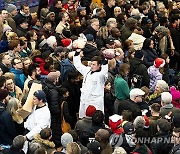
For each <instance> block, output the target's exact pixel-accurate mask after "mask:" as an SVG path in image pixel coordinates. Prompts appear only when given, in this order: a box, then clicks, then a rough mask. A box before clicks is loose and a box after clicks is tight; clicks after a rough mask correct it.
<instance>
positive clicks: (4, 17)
mask: <svg viewBox="0 0 180 154" xmlns="http://www.w3.org/2000/svg"><path fill="white" fill-rule="evenodd" d="M7 17H8V12H7V11H6V10H2V13H1V18H2V20H3V21H4V20H6V19H7Z"/></svg>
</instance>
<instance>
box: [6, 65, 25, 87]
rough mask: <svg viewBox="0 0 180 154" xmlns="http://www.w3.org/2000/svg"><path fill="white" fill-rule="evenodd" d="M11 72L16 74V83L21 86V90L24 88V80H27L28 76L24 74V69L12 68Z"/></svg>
mask: <svg viewBox="0 0 180 154" xmlns="http://www.w3.org/2000/svg"><path fill="white" fill-rule="evenodd" d="M10 72H11V73H13V74H14V80H15V85H16V86H18V87H19V88H21V90H23V88H24V82H25V80H26V77H25V75H24V74H23V71H22V70H17V69H15V68H11V69H10Z"/></svg>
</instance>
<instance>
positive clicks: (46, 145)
mask: <svg viewBox="0 0 180 154" xmlns="http://www.w3.org/2000/svg"><path fill="white" fill-rule="evenodd" d="M32 143H39V144H40V145H41V147H42V148H45V149H46V151H47V154H51V153H52V152H53V151H55V150H56V149H55V144H54V143H53V142H51V141H49V140H45V139H42V138H41V136H40V135H39V134H35V135H34V140H33V141H32Z"/></svg>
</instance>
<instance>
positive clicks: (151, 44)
mask: <svg viewBox="0 0 180 154" xmlns="http://www.w3.org/2000/svg"><path fill="white" fill-rule="evenodd" d="M149 48H151V49H153V48H154V42H153V41H152V40H151V42H150V45H149Z"/></svg>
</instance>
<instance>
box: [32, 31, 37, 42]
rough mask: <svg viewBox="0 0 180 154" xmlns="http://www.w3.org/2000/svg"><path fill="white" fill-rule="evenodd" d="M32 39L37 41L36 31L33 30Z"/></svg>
mask: <svg viewBox="0 0 180 154" xmlns="http://www.w3.org/2000/svg"><path fill="white" fill-rule="evenodd" d="M32 39H33V40H34V41H37V34H36V32H34V34H33V37H32Z"/></svg>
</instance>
